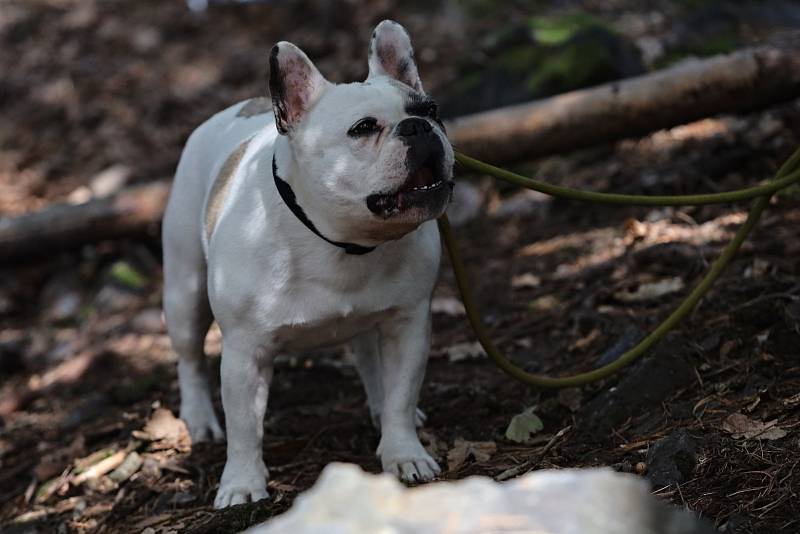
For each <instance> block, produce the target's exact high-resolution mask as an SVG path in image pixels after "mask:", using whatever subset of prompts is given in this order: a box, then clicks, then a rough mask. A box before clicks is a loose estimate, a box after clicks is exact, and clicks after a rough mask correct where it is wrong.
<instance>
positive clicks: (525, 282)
mask: <svg viewBox="0 0 800 534" xmlns="http://www.w3.org/2000/svg"><path fill="white" fill-rule="evenodd" d="M540 285H542V279H541V278H539V277H538V276H536V275H534V274H531V273H525V274H521V275H519V276H514V277H513V278H511V287H512V288H514V289H528V288H534V287H539V286H540Z"/></svg>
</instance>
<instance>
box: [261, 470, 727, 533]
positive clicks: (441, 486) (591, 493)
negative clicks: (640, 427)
mask: <svg viewBox="0 0 800 534" xmlns="http://www.w3.org/2000/svg"><path fill="white" fill-rule="evenodd" d="M247 532H248V533H250V534H278V533H285V532H291V533H292V534H323V533H324V534H368V533H369V534H372V533H375V532H381V533H386V534H389V533H391V534H434V533H445V532H446V533H448V534H467V533H478V532H531V533H533V532H535V533H537V534H612V533H613V534H705V533H712V532H715V531H714V530H713V529H712V528H711V527H710V526H708V525H707V524H706V523H704V522H702V521H700V520H699V519H698V518H696V517H694V516H693V515H692V514H690V513H687V512H684V511H681V510H679V509H677V508H672V507H670V506H667V505H666V504H664V503H662V502H659V501H658V499H656V498H655V497H653V496H652V495H650V493H649V489H648V485H647V483H646V482H645V481H644V480H642V479H640V478H638V477H635V476H633V475H625V474H621V473H615V472H613V471H611V470H607V469H586V470H579V469H564V470H558V471H555V470H545V471H538V472H534V473H529V474H527V475H524V476H522V477H520V478H517V479H514V480H511V481H508V482H495V481H494V480H492V479H490V478H487V477H471V478H468V479H465V480H460V481H457V482H438V483H432V484H427V485H424V486H418V487H415V488H406V487H404V486H403V485H401V484H400V483H399V482H397V480H395V479H394V478H393V477H391V476H389V475H386V474H384V475H371V474H366V473H364V472H363V471H361V469H359V468H358V467H356V466H353V465H348V464H331V465H329V466H328V467H326V468H325V470H324V471H323V472H322V475H320V478H319V480H318V481H317V483H316V484H315V485H314V487H313V488H311V489H310V490H308V491H307V492H306V493H304V494H302V495H300V496H299V497H298V498H297V500H296V501H295V503H294V505H293V506H292V508H291V510H289V511H288V512H286V513H285V514H283V515H281V516H278V517H276V518H273V519H271V520H270V521H267V522H266V523H262V524H261V525H258V526H256V527H253V528H252V529H250V530H248V531H247Z"/></svg>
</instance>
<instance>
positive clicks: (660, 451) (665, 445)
mask: <svg viewBox="0 0 800 534" xmlns="http://www.w3.org/2000/svg"><path fill="white" fill-rule="evenodd" d="M696 449H697V444H696V442H695V439H694V438H693V437H692V436H690V435H689V433H688V432H687V431H686V430H685V429H683V428H681V429H678V430H676V431H674V432H672V433H671V434H670V435H668V436H667V437H665V438H663V439H660V440H658V441H657V442H656V443H655V444H654V445H653V446H652V447H650V450H649V451H648V453H647V478H649V479H650V481H651V482H652V483H653V487H654V488H663V487H664V486H671V485H673V484H681V483H683V482H686V481H687V480H689V479H691V478H692V475H693V474H694V469H695V467H697V453H696Z"/></svg>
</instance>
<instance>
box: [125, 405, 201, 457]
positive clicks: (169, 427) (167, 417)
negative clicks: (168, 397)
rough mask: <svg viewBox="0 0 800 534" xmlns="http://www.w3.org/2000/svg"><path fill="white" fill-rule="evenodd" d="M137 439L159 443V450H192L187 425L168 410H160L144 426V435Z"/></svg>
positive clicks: (139, 434) (139, 435) (138, 434)
mask: <svg viewBox="0 0 800 534" xmlns="http://www.w3.org/2000/svg"><path fill="white" fill-rule="evenodd" d="M137 437H142V438H145V437H146V439H150V440H152V441H156V442H158V446H157V448H158V449H177V450H180V451H185V450H190V449H191V448H192V438H191V437H189V429H188V428H186V423H184V422H183V421H181V420H180V419H178V418H177V417H175V416H174V415H173V414H172V412H171V411H169V410H168V409H167V408H158V409H157V410H155V411H154V412H153V413H152V415H150V419H148V420H147V423H146V424H145V425H144V433H143V434H142V433H137Z"/></svg>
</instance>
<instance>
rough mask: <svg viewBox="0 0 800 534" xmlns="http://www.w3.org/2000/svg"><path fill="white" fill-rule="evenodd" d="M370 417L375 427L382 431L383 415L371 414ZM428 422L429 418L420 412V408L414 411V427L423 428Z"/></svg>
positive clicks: (378, 413)
mask: <svg viewBox="0 0 800 534" xmlns="http://www.w3.org/2000/svg"><path fill="white" fill-rule="evenodd" d="M370 417H371V418H372V424H373V426H374V427H375V428H376V429H378V430H380V429H381V414H380V412H373V411H371V412H370ZM427 420H428V416H427V415H425V412H423V411H422V410H420V409H419V408H417V409H416V411H414V426H415V427H417V428H422V427H423V426H425V422H426V421H427Z"/></svg>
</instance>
